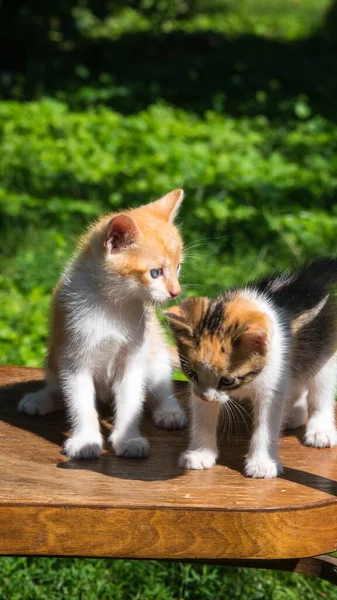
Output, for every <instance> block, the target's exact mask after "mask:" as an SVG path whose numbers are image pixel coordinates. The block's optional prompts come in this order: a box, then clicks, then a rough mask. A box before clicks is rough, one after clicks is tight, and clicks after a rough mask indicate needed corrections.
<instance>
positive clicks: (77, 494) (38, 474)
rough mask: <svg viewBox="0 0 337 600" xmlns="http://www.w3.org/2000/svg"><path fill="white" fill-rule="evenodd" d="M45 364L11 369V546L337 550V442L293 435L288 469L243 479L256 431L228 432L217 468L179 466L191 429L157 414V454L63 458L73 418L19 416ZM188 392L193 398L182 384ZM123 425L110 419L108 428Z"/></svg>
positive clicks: (4, 487) (100, 552) (148, 554)
mask: <svg viewBox="0 0 337 600" xmlns="http://www.w3.org/2000/svg"><path fill="white" fill-rule="evenodd" d="M42 378H43V373H42V371H40V370H39V369H25V368H20V367H0V382H1V388H0V451H1V454H2V456H3V460H2V462H1V466H0V532H1V535H0V553H1V554H39V555H48V554H53V555H66V556H74V555H78V556H111V557H133V558H172V559H204V560H221V559H261V560H262V559H276V558H277V559H281V558H287V559H290V558H300V557H306V556H313V555H315V554H323V553H326V552H332V551H334V550H335V549H336V546H337V449H336V448H334V449H322V450H320V449H312V448H305V447H304V446H303V445H302V444H301V436H302V435H303V432H302V431H298V432H296V434H294V432H293V433H291V434H287V435H285V436H284V437H283V438H282V440H281V447H280V454H281V459H282V462H283V464H284V475H283V476H282V477H280V478H278V479H275V480H271V481H263V480H251V479H247V478H245V477H244V476H243V475H242V468H243V458H244V455H245V452H246V450H247V445H248V432H247V430H246V429H245V427H244V426H243V427H241V428H240V430H239V431H237V432H235V427H234V428H233V432H232V437H231V438H230V439H229V440H228V439H227V435H226V432H224V434H223V436H222V443H221V455H220V461H219V464H218V465H217V466H216V467H215V468H214V469H211V470H209V471H203V472H197V471H190V472H186V473H185V472H184V471H182V470H181V469H179V468H178V466H177V459H178V456H179V454H180V452H181V451H182V450H183V449H184V448H185V447H186V443H187V433H186V432H175V433H172V432H167V431H162V430H159V429H157V428H156V427H154V426H153V425H152V423H151V422H150V420H148V419H145V420H144V423H143V425H142V430H143V432H144V433H145V435H146V436H147V437H148V438H149V440H150V443H151V454H150V457H149V458H148V459H147V460H144V461H137V460H127V459H121V458H117V457H116V456H114V454H113V453H112V451H111V449H110V448H108V446H107V447H106V449H105V450H104V453H103V454H102V456H101V458H100V459H99V460H97V461H71V460H68V459H67V458H66V457H64V456H63V455H62V454H61V445H62V442H63V440H64V437H65V435H66V431H67V423H66V421H65V418H64V415H63V414H62V413H56V414H53V415H48V416H46V417H29V416H26V415H20V414H18V413H16V406H17V404H18V401H19V399H20V398H21V396H22V394H23V393H24V392H26V391H27V390H30V391H31V390H34V389H37V388H38V387H39V386H40V385H41V380H42ZM177 393H178V395H179V397H180V396H184V397H186V391H185V388H183V387H182V386H179V388H178V392H177ZM110 428H111V424H110V422H109V420H108V419H107V418H106V416H105V415H103V418H102V429H103V431H105V432H106V433H107V432H108V430H109V429H110Z"/></svg>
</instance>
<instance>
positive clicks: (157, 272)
mask: <svg viewBox="0 0 337 600" xmlns="http://www.w3.org/2000/svg"><path fill="white" fill-rule="evenodd" d="M162 274H163V269H151V271H150V275H151V277H152V279H158V277H160V276H161V275H162Z"/></svg>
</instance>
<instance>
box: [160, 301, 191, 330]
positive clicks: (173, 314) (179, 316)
mask: <svg viewBox="0 0 337 600" xmlns="http://www.w3.org/2000/svg"><path fill="white" fill-rule="evenodd" d="M163 314H164V315H165V317H166V318H167V320H168V322H169V325H170V328H171V329H172V331H173V333H175V334H182V333H185V334H191V333H192V330H191V327H190V326H189V325H188V323H187V321H186V314H185V312H184V310H183V309H182V308H181V306H171V307H170V308H168V309H167V310H164V312H163Z"/></svg>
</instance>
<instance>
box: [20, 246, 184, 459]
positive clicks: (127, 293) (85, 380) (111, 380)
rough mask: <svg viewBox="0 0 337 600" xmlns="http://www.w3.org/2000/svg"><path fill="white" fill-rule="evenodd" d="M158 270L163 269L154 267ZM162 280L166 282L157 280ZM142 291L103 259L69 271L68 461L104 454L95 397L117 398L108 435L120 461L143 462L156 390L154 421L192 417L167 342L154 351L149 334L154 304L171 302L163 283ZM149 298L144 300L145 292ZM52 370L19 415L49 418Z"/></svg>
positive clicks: (64, 299) (63, 294)
mask: <svg viewBox="0 0 337 600" xmlns="http://www.w3.org/2000/svg"><path fill="white" fill-rule="evenodd" d="M153 266H154V267H156V266H158V265H156V264H154V265H153ZM159 279H160V278H159ZM149 287H150V291H148V290H146V291H144V292H143V291H142V290H141V289H140V286H138V287H137V284H136V283H135V280H133V279H132V278H130V277H129V278H126V277H117V276H114V275H112V274H111V273H110V272H107V271H106V270H104V271H103V267H102V264H101V261H100V260H99V259H98V258H97V261H96V262H95V259H94V258H93V257H90V261H89V260H88V259H87V261H85V259H84V258H82V257H80V258H77V259H76V260H74V261H73V262H72V263H70V265H69V266H68V268H67V269H66V272H65V274H64V277H63V279H62V281H61V286H60V288H59V290H58V292H57V294H58V296H57V301H58V302H60V303H61V304H62V305H63V306H64V307H65V308H66V311H67V314H68V320H67V344H66V345H65V346H64V347H63V349H62V353H61V356H60V364H61V374H60V381H58V382H57V383H58V386H57V387H59V388H60V389H61V392H62V396H63V398H64V401H65V404H66V409H67V411H68V414H69V417H70V421H71V437H70V438H69V439H67V440H66V442H65V445H64V450H65V453H66V454H67V455H68V456H69V457H70V458H75V459H77V458H96V457H97V456H99V454H100V452H101V449H102V435H101V433H100V427H99V421H98V415H97V410H96V400H97V398H96V396H97V395H98V394H99V395H100V397H101V398H103V399H104V398H105V399H106V400H108V401H111V398H112V396H113V395H114V397H115V426H114V430H113V433H112V434H111V436H110V442H111V443H112V445H113V447H114V449H115V452H116V454H117V455H119V456H127V457H145V456H146V455H147V454H148V450H149V445H148V442H147V440H146V439H145V438H143V437H142V436H141V434H140V431H139V420H140V417H141V413H142V408H143V401H144V395H145V393H146V392H147V391H149V392H152V399H151V406H152V411H153V415H154V420H155V422H156V423H157V424H158V425H159V426H161V427H166V428H179V427H184V426H185V424H186V418H185V415H184V412H183V410H182V409H181V408H180V406H179V404H178V402H177V400H176V399H175V398H174V396H173V389H172V383H171V371H172V369H171V361H170V356H169V351H168V349H167V347H166V343H165V341H164V339H163V340H161V341H160V337H159V341H158V349H157V350H158V352H157V354H156V355H155V353H154V352H151V348H150V344H149V336H148V334H147V324H148V316H149V315H148V310H149V309H148V308H147V303H148V301H149V300H151V299H152V300H154V299H155V300H157V301H158V300H160V301H166V300H167V299H168V297H169V294H168V292H167V291H166V290H164V287H163V282H162V281H160V280H153V282H150V286H149ZM142 294H143V295H142ZM51 381H54V375H53V374H51V373H48V372H47V385H46V387H45V389H44V390H41V391H39V392H37V393H36V394H30V395H29V396H26V397H25V398H23V400H21V402H20V405H19V410H20V411H22V412H26V413H29V414H46V413H48V412H51V411H53V410H55V409H56V404H55V402H53V401H51V399H50V398H51V396H50V393H49V392H50V389H51V388H50V386H51V383H50V382H51Z"/></svg>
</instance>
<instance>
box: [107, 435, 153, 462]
mask: <svg viewBox="0 0 337 600" xmlns="http://www.w3.org/2000/svg"><path fill="white" fill-rule="evenodd" d="M110 441H111V443H112V445H113V448H114V450H115V452H116V454H117V456H122V457H123V458H146V457H147V456H148V454H149V450H150V446H149V442H148V441H147V440H146V439H145V438H144V437H142V436H139V437H135V438H131V439H129V440H123V439H122V440H119V441H116V440H114V437H113V434H112V436H111V437H110Z"/></svg>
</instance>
